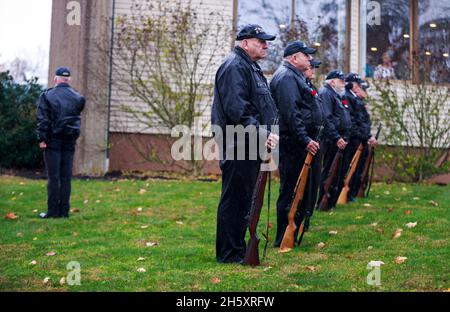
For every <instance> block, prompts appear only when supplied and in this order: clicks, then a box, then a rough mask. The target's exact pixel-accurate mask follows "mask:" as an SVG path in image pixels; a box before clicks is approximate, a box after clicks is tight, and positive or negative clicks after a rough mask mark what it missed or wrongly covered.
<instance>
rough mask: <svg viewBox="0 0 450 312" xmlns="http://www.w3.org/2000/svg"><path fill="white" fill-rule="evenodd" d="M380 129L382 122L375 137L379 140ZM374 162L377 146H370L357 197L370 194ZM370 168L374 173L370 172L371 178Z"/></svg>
mask: <svg viewBox="0 0 450 312" xmlns="http://www.w3.org/2000/svg"><path fill="white" fill-rule="evenodd" d="M380 131H381V124H380V125H379V126H378V130H377V135H376V136H375V139H377V140H378V136H379V135H380ZM374 162H375V147H374V146H369V153H368V155H367V160H366V163H365V165H364V170H363V172H362V174H361V185H360V186H359V189H358V194H357V195H356V197H359V198H363V197H368V196H369V191H370V185H371V184H372V176H373V166H374ZM370 168H372V170H371V172H372V173H371V174H370V179H369V169H370ZM366 189H367V193H366V194H364V193H365V191H366Z"/></svg>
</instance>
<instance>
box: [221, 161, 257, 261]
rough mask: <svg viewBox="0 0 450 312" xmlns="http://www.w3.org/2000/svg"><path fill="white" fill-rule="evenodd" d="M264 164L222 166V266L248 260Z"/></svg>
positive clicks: (227, 162)
mask: <svg viewBox="0 0 450 312" xmlns="http://www.w3.org/2000/svg"><path fill="white" fill-rule="evenodd" d="M260 164H261V162H260V161H258V160H225V161H221V162H220V169H221V170H222V195H221V198H220V203H219V207H218V209H217V231H216V259H217V261H218V262H223V263H230V262H241V261H242V260H243V259H244V256H245V249H246V243H245V234H246V230H247V226H248V218H249V213H250V208H251V201H252V194H253V189H254V187H255V184H256V179H257V177H258V172H259V168H260Z"/></svg>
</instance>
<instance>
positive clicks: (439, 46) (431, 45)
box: [417, 0, 450, 83]
mask: <svg viewBox="0 0 450 312" xmlns="http://www.w3.org/2000/svg"><path fill="white" fill-rule="evenodd" d="M418 31H419V44H418V47H417V59H418V61H417V66H419V68H418V71H419V79H425V81H430V82H433V83H450V58H449V53H450V51H449V47H450V3H449V2H448V1H439V0H421V1H419V19H418Z"/></svg>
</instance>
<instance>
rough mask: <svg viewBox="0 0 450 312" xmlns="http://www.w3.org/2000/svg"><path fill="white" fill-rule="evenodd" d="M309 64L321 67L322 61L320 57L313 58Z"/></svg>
mask: <svg viewBox="0 0 450 312" xmlns="http://www.w3.org/2000/svg"><path fill="white" fill-rule="evenodd" d="M309 64H311V66H312V67H313V68H319V67H320V64H322V62H321V61H319V60H318V59H312V60H310V61H309Z"/></svg>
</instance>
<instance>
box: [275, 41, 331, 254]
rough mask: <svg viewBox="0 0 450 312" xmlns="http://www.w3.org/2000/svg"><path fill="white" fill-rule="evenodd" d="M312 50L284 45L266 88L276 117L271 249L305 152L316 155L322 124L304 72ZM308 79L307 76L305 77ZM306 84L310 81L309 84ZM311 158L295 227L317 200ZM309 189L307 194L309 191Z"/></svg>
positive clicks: (284, 221)
mask: <svg viewBox="0 0 450 312" xmlns="http://www.w3.org/2000/svg"><path fill="white" fill-rule="evenodd" d="M315 52H316V49H313V48H310V47H308V46H306V44H305V43H303V42H301V41H294V42H290V43H288V45H287V46H286V49H285V50H284V58H285V61H284V63H283V64H282V65H281V66H280V68H279V69H278V70H277V71H276V72H275V74H274V76H273V78H272V81H271V83H270V88H271V90H272V94H273V97H274V100H275V103H276V105H277V108H278V111H279V116H280V164H279V170H280V195H279V197H278V201H277V234H276V238H275V243H274V245H275V247H279V246H280V244H281V241H282V239H283V235H284V232H285V230H286V226H287V224H288V214H289V210H290V204H291V200H292V196H293V192H294V188H295V185H296V183H297V179H298V176H299V174H300V171H301V168H302V166H303V163H304V161H305V158H306V155H307V154H308V152H311V153H312V154H313V155H316V154H317V153H318V152H319V148H320V147H319V143H318V142H317V141H316V140H317V138H316V137H317V132H318V128H319V127H320V126H321V125H322V118H323V116H322V115H323V112H322V109H321V107H320V103H319V102H318V100H317V98H318V94H317V91H316V90H314V88H313V87H312V86H311V85H309V84H308V81H307V77H305V75H304V73H305V72H308V73H312V72H313V70H314V67H315V65H316V64H315V63H313V64H311V62H310V61H311V60H312V56H311V55H312V54H314V53H315ZM308 78H311V77H308ZM309 83H310V82H309ZM316 158H317V157H315V158H314V160H313V162H312V164H311V167H312V169H311V170H312V177H313V179H312V181H308V183H307V185H306V188H305V194H304V197H303V200H302V202H301V203H300V207H298V209H297V211H298V214H297V216H296V220H295V221H296V224H297V232H296V234H295V240H297V234H298V228H299V225H300V223H301V222H302V220H303V218H304V217H306V216H307V215H309V216H311V214H312V211H313V209H314V205H315V199H316V197H317V187H318V182H319V181H318V176H319V174H320V159H319V160H317V159H316ZM309 188H311V192H309V191H308V190H309Z"/></svg>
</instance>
